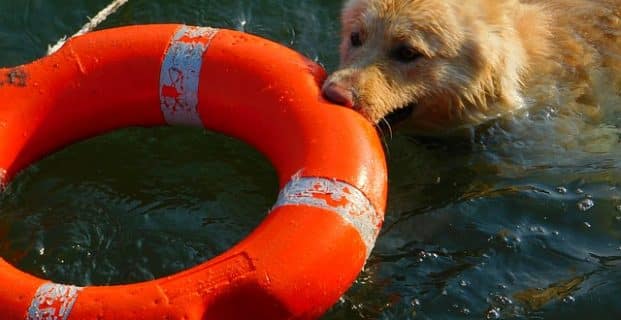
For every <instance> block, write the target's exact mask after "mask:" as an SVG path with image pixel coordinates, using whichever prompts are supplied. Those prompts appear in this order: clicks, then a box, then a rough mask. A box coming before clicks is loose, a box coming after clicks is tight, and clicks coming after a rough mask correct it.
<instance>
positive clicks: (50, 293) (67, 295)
mask: <svg viewBox="0 0 621 320" xmlns="http://www.w3.org/2000/svg"><path fill="white" fill-rule="evenodd" d="M81 290H82V288H81V287H76V286H69V285H64V284H57V283H51V282H47V283H44V284H42V285H41V286H40V287H39V288H38V289H37V292H36V293H35V296H34V298H32V302H31V303H30V307H29V308H28V315H27V316H26V320H67V318H68V317H69V314H70V313H71V309H72V308H73V305H74V304H75V301H76V300H77V299H78V293H79V292H80V291H81Z"/></svg>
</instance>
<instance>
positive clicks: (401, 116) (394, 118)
mask: <svg viewBox="0 0 621 320" xmlns="http://www.w3.org/2000/svg"><path fill="white" fill-rule="evenodd" d="M415 108H416V104H415V103H410V104H408V105H406V106H405V107H403V108H398V109H396V110H394V111H392V112H391V113H389V114H387V115H386V116H384V120H386V121H387V122H388V123H389V124H390V125H396V124H398V123H400V122H403V121H404V120H406V119H407V118H409V117H410V115H411V114H412V112H414V109H415Z"/></svg>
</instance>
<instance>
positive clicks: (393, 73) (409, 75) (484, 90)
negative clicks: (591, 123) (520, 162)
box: [323, 0, 621, 133]
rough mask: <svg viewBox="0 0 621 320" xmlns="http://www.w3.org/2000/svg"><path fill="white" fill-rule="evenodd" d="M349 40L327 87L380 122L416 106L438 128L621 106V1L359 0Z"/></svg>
mask: <svg viewBox="0 0 621 320" xmlns="http://www.w3.org/2000/svg"><path fill="white" fill-rule="evenodd" d="M342 38H343V40H342V44H341V48H340V49H341V65H340V68H339V70H337V71H336V72H334V73H333V74H332V75H331V76H330V77H329V78H328V80H327V81H326V82H325V84H324V87H323V94H324V96H325V97H326V98H328V99H330V100H332V101H333V102H336V103H339V104H343V105H346V106H350V107H353V108H355V109H356V110H358V111H359V112H360V113H361V114H363V115H364V116H365V117H367V118H368V119H369V120H370V121H373V122H378V121H380V120H382V119H383V118H384V117H386V116H387V115H388V114H390V113H393V112H395V111H399V110H401V111H404V110H407V111H411V114H409V115H408V117H407V121H408V122H409V124H406V125H407V126H409V127H411V128H416V129H417V131H421V132H424V133H433V132H437V131H447V130H450V129H454V128H457V127H463V126H469V125H472V124H479V123H481V122H484V121H486V120H488V119H492V118H497V117H499V116H502V115H506V114H511V113H514V112H515V111H516V110H520V109H523V108H525V107H531V106H554V107H558V108H559V109H560V110H562V109H565V110H573V111H572V112H578V113H581V114H583V115H585V116H588V117H593V118H597V117H599V116H600V114H601V109H603V108H604V107H605V106H606V105H610V104H616V105H617V106H621V99H620V98H619V96H620V95H621V0H349V1H347V2H346V3H345V5H344V9H343V12H342ZM406 123H407V122H406Z"/></svg>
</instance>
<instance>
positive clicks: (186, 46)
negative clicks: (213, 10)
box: [160, 26, 218, 127]
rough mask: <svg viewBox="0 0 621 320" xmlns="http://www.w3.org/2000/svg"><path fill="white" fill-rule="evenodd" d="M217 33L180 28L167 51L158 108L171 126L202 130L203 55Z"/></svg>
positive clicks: (163, 64)
mask: <svg viewBox="0 0 621 320" xmlns="http://www.w3.org/2000/svg"><path fill="white" fill-rule="evenodd" d="M216 33H218V29H214V28H209V27H189V26H182V27H180V28H179V29H178V30H177V32H175V35H174V36H173V37H172V39H171V42H170V45H169V46H168V49H167V50H166V54H165V56H164V61H163V62H162V69H161V72H160V107H161V109H162V113H163V115H164V118H165V120H166V123H168V124H171V125H189V126H198V127H202V126H203V124H202V121H201V117H200V115H199V113H198V85H199V79H200V72H201V66H202V65H203V54H204V53H205V51H207V49H208V48H209V44H210V42H211V39H213V37H214V36H215V35H216Z"/></svg>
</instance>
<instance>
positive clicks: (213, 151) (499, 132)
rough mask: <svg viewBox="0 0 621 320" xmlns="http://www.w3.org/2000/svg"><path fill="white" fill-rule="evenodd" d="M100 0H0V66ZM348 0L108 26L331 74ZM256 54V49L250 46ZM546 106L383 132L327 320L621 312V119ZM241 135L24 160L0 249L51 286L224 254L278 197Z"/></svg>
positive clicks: (206, 6)
mask: <svg viewBox="0 0 621 320" xmlns="http://www.w3.org/2000/svg"><path fill="white" fill-rule="evenodd" d="M107 3H108V1H107V0H104V1H102V0H97V1H95V0H90V1H77V0H74V1H68V0H23V1H12V0H11V1H9V0H0V65H16V64H21V63H25V62H28V61H31V60H33V59H37V58H38V57H41V56H42V55H44V54H45V51H46V49H47V46H48V45H49V44H53V43H55V42H56V41H57V40H58V39H59V38H60V37H62V36H63V35H68V34H72V33H73V32H75V31H76V30H77V29H79V27H80V26H81V25H82V24H83V23H84V22H85V18H86V17H87V16H93V15H94V14H95V13H96V12H97V11H98V10H99V9H101V8H102V7H104V6H105V5H106V4H107ZM340 5H341V4H340V1H328V0H323V1H320V0H316V1H307V0H304V1H286V0H269V1H268V0H261V1H250V0H247V1H235V0H232V1H206V0H203V1H200V0H183V1H165V0H130V2H129V4H127V5H126V6H125V7H123V8H122V9H121V10H120V11H119V12H118V13H117V14H115V15H114V16H112V17H111V18H110V19H109V20H107V21H106V22H105V23H104V25H103V27H111V26H119V25H126V24H136V23H158V22H182V23H187V24H195V25H210V26H217V27H226V28H234V29H239V30H245V31H248V32H252V33H256V34H259V35H261V36H264V37H267V38H270V39H273V40H276V41H278V42H280V43H283V44H285V45H288V46H291V47H293V48H295V49H297V50H299V51H301V52H303V53H304V54H306V55H308V56H310V57H311V58H313V59H316V60H317V61H319V62H320V63H322V64H324V65H325V66H326V67H327V68H328V69H330V70H331V69H334V67H335V66H336V64H337V61H338V55H337V52H336V47H337V41H338V23H337V16H338V11H339V8H340ZM249 54H251V53H249ZM612 107H613V108H612V109H611V110H613V111H611V112H609V114H608V116H607V117H606V118H605V119H604V122H603V123H602V124H599V125H592V124H590V125H585V124H584V123H583V122H582V121H581V119H580V117H579V116H578V115H570V116H567V115H562V114H560V113H558V112H557V110H555V109H554V108H548V109H545V110H543V111H538V112H534V113H532V114H523V115H519V116H518V117H517V118H516V119H509V120H506V121H499V122H497V123H492V124H490V125H489V126H487V127H486V128H481V129H480V130H478V132H475V133H473V134H472V136H471V137H470V138H464V139H461V138H460V139H450V140H449V139H445V140H432V139H415V138H412V137H409V136H406V135H403V134H397V135H395V136H394V137H393V138H392V139H390V137H386V143H387V146H388V149H389V166H390V185H389V186H390V193H389V206H388V212H387V217H386V223H385V226H384V228H383V230H382V233H381V235H380V238H379V240H378V243H377V246H376V248H375V250H374V252H373V254H372V255H371V258H370V261H369V262H368V264H367V267H366V270H365V271H364V272H363V273H362V274H361V276H360V277H359V278H358V280H357V281H356V283H355V284H354V286H353V287H352V288H351V289H350V290H349V291H348V292H347V294H346V295H345V296H343V298H342V299H341V301H340V302H339V303H338V304H337V305H336V306H335V307H334V308H333V309H332V310H331V311H330V312H329V313H328V314H327V315H326V316H325V319H414V318H415V319H481V318H489V319H496V318H502V319H587V318H589V319H621V303H619V296H617V295H621V145H620V143H619V137H620V130H619V127H620V126H621V120H620V118H621V117H620V115H621V112H619V109H621V106H612ZM276 188H277V182H276V176H275V173H274V170H273V169H272V168H271V166H270V165H269V163H267V161H266V160H265V159H263V158H262V156H261V155H260V154H258V153H257V152H256V151H254V150H252V149H250V148H249V147H247V146H246V145H244V144H243V143H241V142H238V141H235V140H232V139H230V138H226V137H222V136H219V135H215V134H212V133H205V132H202V131H200V130H195V129H183V128H181V129H180V128H157V129H139V128H137V129H127V130H123V131H119V132H116V133H113V134H109V135H105V136H102V137H98V138H94V139H91V140H89V141H86V142H83V143H79V144H76V145H74V146H71V147H69V148H67V149H65V150H63V151H61V152H59V153H57V154H54V155H52V156H50V157H48V158H46V159H45V160H43V161H41V162H39V163H37V164H35V165H33V166H32V167H30V168H29V169H27V170H26V171H25V172H24V173H23V174H21V175H20V176H19V177H18V178H17V179H16V180H15V181H14V183H13V184H11V185H10V186H9V188H8V190H7V191H6V192H5V193H3V194H2V195H0V255H1V256H3V257H4V258H5V259H7V260H9V261H11V262H12V263H14V264H16V265H17V266H19V267H20V268H21V269H23V270H26V271H28V272H31V273H33V274H36V275H38V276H41V277H46V278H49V279H52V280H54V281H56V282H63V283H72V284H77V285H89V284H115V283H127V282H134V281H141V280H146V279H152V278H154V277H160V276H163V275H167V274H170V273H173V272H176V271H179V270H182V269H185V268H187V267H190V266H193V265H195V264H198V263H200V262H202V261H204V260H206V259H209V258H210V257H213V256H214V255H216V254H218V253H220V252H222V251H224V250H226V248H228V247H230V246H231V245H233V244H234V243H235V242H237V241H238V240H239V239H241V238H243V237H244V235H246V234H247V233H248V232H249V231H250V230H251V229H252V228H253V227H255V226H256V225H257V224H258V223H259V222H260V221H261V219H262V218H263V217H264V215H265V213H266V212H267V211H268V210H269V208H270V207H271V205H272V203H273V202H274V200H275V197H276V194H277V190H276Z"/></svg>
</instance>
